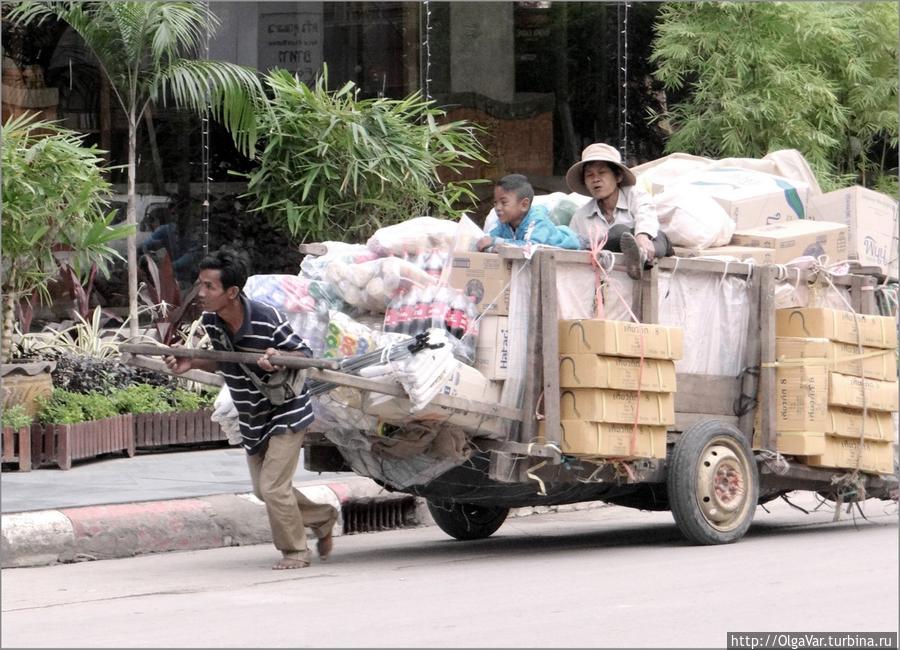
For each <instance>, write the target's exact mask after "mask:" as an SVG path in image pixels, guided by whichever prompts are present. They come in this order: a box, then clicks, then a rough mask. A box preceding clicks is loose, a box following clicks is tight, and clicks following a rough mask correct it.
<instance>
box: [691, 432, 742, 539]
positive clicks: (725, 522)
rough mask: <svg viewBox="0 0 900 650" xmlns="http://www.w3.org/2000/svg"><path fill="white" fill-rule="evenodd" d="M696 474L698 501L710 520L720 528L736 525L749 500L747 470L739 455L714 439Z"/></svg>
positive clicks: (702, 455)
mask: <svg viewBox="0 0 900 650" xmlns="http://www.w3.org/2000/svg"><path fill="white" fill-rule="evenodd" d="M697 474H698V476H697V501H698V503H699V504H700V510H701V512H702V513H703V515H704V517H706V519H707V521H709V522H710V523H711V524H713V525H715V526H716V527H718V528H730V527H732V526H734V525H737V523H739V522H740V518H741V513H742V511H743V510H744V507H745V505H746V501H747V491H746V481H745V476H746V471H745V468H744V466H743V464H742V463H741V460H740V458H739V457H738V456H737V454H736V453H735V452H734V451H733V450H732V449H731V448H730V447H728V446H726V445H723V444H717V443H715V442H713V443H711V444H710V445H709V446H707V448H706V449H704V450H703V453H702V454H701V456H700V462H699V465H698V468H697Z"/></svg>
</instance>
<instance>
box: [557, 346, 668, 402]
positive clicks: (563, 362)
mask: <svg viewBox="0 0 900 650" xmlns="http://www.w3.org/2000/svg"><path fill="white" fill-rule="evenodd" d="M638 377H640V384H641V385H640V389H641V390H642V391H650V392H656V393H674V392H675V362H674V361H669V360H665V359H644V362H643V370H641V360H640V359H632V358H629V357H604V356H601V355H599V354H565V355H562V356H560V358H559V385H560V387H562V388H613V389H616V390H637V389H638Z"/></svg>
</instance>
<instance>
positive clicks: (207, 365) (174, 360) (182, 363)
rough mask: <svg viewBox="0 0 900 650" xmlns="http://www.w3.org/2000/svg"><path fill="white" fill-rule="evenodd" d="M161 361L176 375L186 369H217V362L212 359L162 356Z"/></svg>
mask: <svg viewBox="0 0 900 650" xmlns="http://www.w3.org/2000/svg"><path fill="white" fill-rule="evenodd" d="M163 361H165V362H166V365H167V366H168V367H169V370H171V371H172V372H173V373H175V374H176V375H183V374H184V373H186V372H187V371H188V370H205V371H206V372H216V371H217V370H218V369H219V362H218V361H213V360H212V359H190V358H188V357H163Z"/></svg>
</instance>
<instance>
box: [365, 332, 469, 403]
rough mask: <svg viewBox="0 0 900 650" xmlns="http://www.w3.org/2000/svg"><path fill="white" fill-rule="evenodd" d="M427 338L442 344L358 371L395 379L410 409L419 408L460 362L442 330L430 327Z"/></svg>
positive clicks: (437, 390)
mask: <svg viewBox="0 0 900 650" xmlns="http://www.w3.org/2000/svg"><path fill="white" fill-rule="evenodd" d="M428 342H429V344H431V345H440V344H441V343H443V344H444V345H441V346H440V347H436V348H428V349H426V350H422V351H420V352H417V353H416V354H413V355H410V356H408V357H406V358H404V359H400V360H399V361H393V362H391V363H385V364H381V365H377V366H369V367H367V368H363V369H362V370H361V371H360V373H359V374H360V376H361V377H366V378H367V379H375V380H378V379H387V378H393V379H396V380H397V381H399V382H400V385H401V386H403V390H405V391H406V394H407V395H408V396H409V400H410V402H412V408H411V409H410V411H411V412H412V413H415V412H416V411H421V410H422V409H423V408H425V406H427V405H428V403H429V402H430V401H431V400H432V399H434V397H435V395H437V394H438V393H440V392H441V389H442V388H443V386H444V384H446V383H447V381H448V380H449V379H450V377H451V375H452V374H453V372H454V371H455V370H456V369H458V368H459V363H460V362H459V361H458V360H457V359H455V358H454V356H453V346H452V341H451V340H450V338H449V334H447V332H446V331H445V330H443V329H437V328H436V329H432V330H429V335H428Z"/></svg>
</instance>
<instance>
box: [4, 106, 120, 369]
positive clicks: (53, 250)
mask: <svg viewBox="0 0 900 650" xmlns="http://www.w3.org/2000/svg"><path fill="white" fill-rule="evenodd" d="M83 137H84V136H82V135H80V134H78V133H75V132H74V131H69V130H68V129H64V128H62V127H60V126H59V125H58V124H55V123H52V122H45V121H39V120H37V119H36V116H35V115H32V114H27V113H26V114H25V115H23V116H20V117H15V118H12V119H10V120H8V121H7V122H6V123H5V124H4V125H3V127H2V141H3V147H2V152H0V155H2V169H3V173H2V185H3V199H2V200H3V233H2V234H3V236H2V269H3V282H2V289H3V346H2V356H3V360H6V359H8V358H9V357H8V355H9V352H10V342H11V341H10V339H9V337H10V336H11V334H12V332H13V331H14V328H15V322H14V306H15V304H16V303H17V302H18V301H19V300H20V299H23V298H28V297H29V296H31V295H32V293H34V292H36V293H37V295H38V297H39V298H43V299H47V298H49V293H48V290H47V284H48V282H49V281H50V280H51V279H52V278H53V277H54V276H55V275H56V274H57V273H58V272H59V264H58V262H57V259H56V255H57V254H59V253H60V252H63V251H65V252H66V254H67V256H68V258H69V259H68V263H69V264H70V265H71V266H72V267H73V268H74V269H75V270H76V272H84V271H86V270H87V269H88V268H90V267H91V265H92V264H94V263H96V264H97V266H98V267H99V268H100V269H101V271H104V270H105V268H106V264H107V263H108V262H109V261H110V260H112V259H113V258H114V257H116V253H115V251H114V250H113V249H112V248H110V247H109V243H110V242H111V241H113V240H115V239H120V238H122V237H124V236H126V234H127V233H128V232H131V230H133V229H130V228H128V227H127V226H111V225H110V223H111V222H112V219H113V216H114V214H113V212H112V211H109V210H108V208H107V203H106V199H107V197H108V196H109V184H108V183H107V181H106V180H105V178H104V177H103V162H104V161H103V158H102V157H101V153H102V152H101V151H100V150H98V149H97V148H95V147H84V146H82V139H83Z"/></svg>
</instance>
